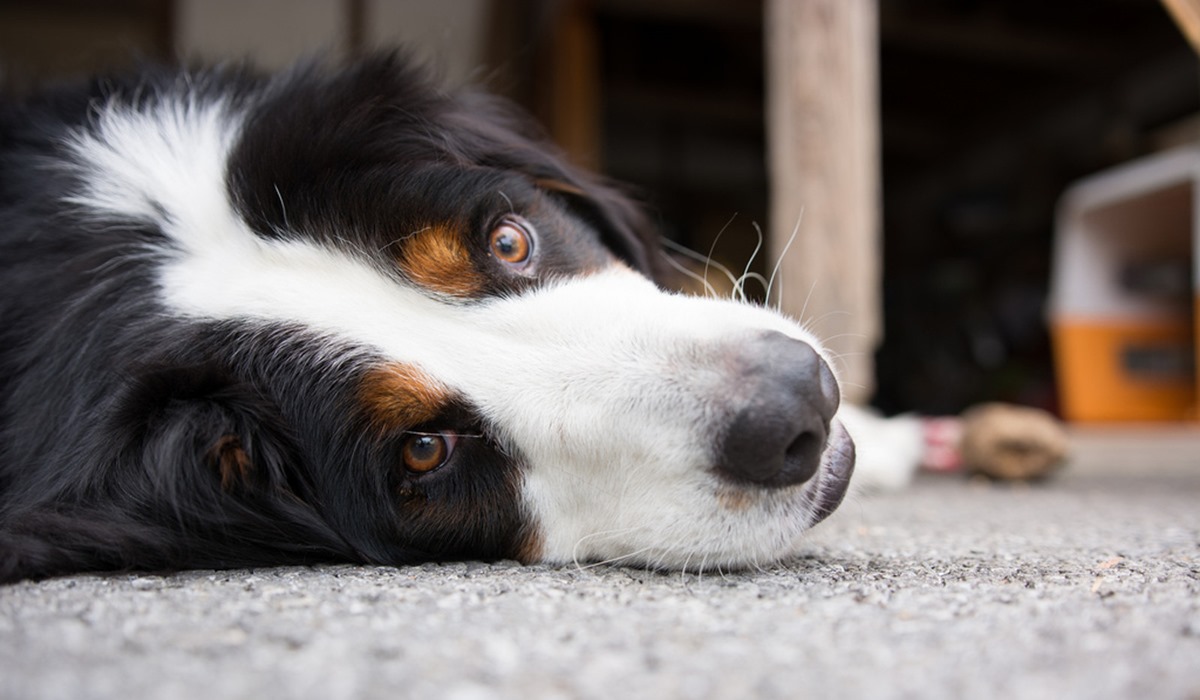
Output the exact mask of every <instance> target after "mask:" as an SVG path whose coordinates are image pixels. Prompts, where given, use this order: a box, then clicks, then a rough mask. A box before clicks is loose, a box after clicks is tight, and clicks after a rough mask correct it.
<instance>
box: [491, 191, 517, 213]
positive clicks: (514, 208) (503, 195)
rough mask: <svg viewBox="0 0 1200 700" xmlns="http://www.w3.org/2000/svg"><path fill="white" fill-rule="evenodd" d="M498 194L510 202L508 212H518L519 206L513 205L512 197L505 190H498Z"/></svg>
mask: <svg viewBox="0 0 1200 700" xmlns="http://www.w3.org/2000/svg"><path fill="white" fill-rule="evenodd" d="M496 194H498V195H500V196H501V197H503V198H504V201H506V202H508V213H509V214H516V213H517V208H516V207H514V206H513V201H512V199H510V198H509V196H508V195H506V194H504V191H503V190H496Z"/></svg>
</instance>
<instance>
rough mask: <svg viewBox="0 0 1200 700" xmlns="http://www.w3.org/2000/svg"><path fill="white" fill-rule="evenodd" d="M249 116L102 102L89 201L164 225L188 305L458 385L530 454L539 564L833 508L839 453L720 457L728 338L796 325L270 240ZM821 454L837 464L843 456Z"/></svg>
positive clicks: (671, 551) (741, 551) (663, 555)
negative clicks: (784, 459) (450, 288)
mask: <svg viewBox="0 0 1200 700" xmlns="http://www.w3.org/2000/svg"><path fill="white" fill-rule="evenodd" d="M239 118H240V117H239V116H238V115H236V114H231V113H229V112H227V111H226V110H225V109H224V108H222V107H221V105H220V104H219V103H218V104H217V105H215V106H213V105H210V106H208V107H205V108H201V107H197V106H195V105H188V104H186V103H185V104H180V103H172V102H171V101H169V100H168V101H164V102H163V104H162V105H161V106H159V107H158V108H156V109H155V110H151V111H150V112H149V113H148V114H145V115H141V116H137V115H130V114H127V113H122V112H120V111H119V110H101V112H100V114H99V117H98V119H97V123H96V126H95V131H94V132H93V133H91V134H90V135H80V136H79V137H78V138H77V139H76V141H75V142H74V144H73V148H74V149H75V151H76V153H77V155H78V156H79V157H80V158H81V160H82V162H83V163H85V181H86V182H87V183H88V188H87V189H85V190H84V191H82V192H79V193H78V194H77V195H76V196H75V198H74V201H75V203H77V204H79V205H82V206H85V207H88V208H91V209H94V210H98V211H101V212H108V213H110V214H112V215H115V216H121V217H136V218H141V219H147V220H154V221H159V222H160V223H161V225H162V226H163V228H164V231H165V233H166V234H167V236H168V237H169V238H170V239H171V242H172V247H171V249H170V250H168V251H167V252H165V253H164V255H163V258H164V262H163V263H162V267H161V273H160V276H159V281H160V284H161V289H162V295H163V299H164V301H165V303H166V304H167V306H168V307H169V308H171V309H173V310H174V311H176V312H178V313H180V314H183V315H186V316H189V317H193V318H198V319H213V320H225V321H235V322H239V323H245V324H263V325H276V324H285V325H288V326H300V327H303V328H305V329H308V330H311V331H315V332H317V333H319V334H323V335H325V336H328V337H330V338H333V339H336V340H338V341H339V342H340V343H343V344H352V345H354V346H358V347H365V348H369V349H370V350H371V351H372V352H373V354H376V355H378V356H379V357H382V358H386V359H387V360H388V361H394V362H397V363H402V364H403V365H407V366H412V367H415V368H418V369H419V371H420V372H421V373H423V374H425V375H428V376H430V377H434V378H436V380H437V381H438V382H439V383H440V384H441V385H442V386H443V387H446V388H447V389H448V390H450V391H452V392H453V393H454V394H456V395H457V396H460V397H462V398H463V399H464V400H465V401H466V402H467V403H468V404H469V405H470V406H471V407H472V408H473V410H475V411H476V412H478V414H479V416H480V417H481V418H482V419H483V421H484V423H485V424H486V426H487V427H488V429H489V431H490V433H491V437H492V439H494V440H495V442H496V443H497V444H499V445H501V446H502V447H503V448H504V449H506V450H508V451H509V452H511V454H512V455H513V457H514V458H515V459H518V460H519V461H520V462H521V463H522V464H521V470H522V474H523V480H522V493H523V499H524V502H523V504H520V507H521V508H523V509H524V514H525V517H526V518H527V519H528V520H529V523H530V526H531V530H532V532H533V533H535V535H536V536H535V537H534V538H533V540H534V545H533V547H532V549H531V550H530V552H529V558H531V559H541V560H545V561H556V562H563V561H571V560H587V561H593V560H607V559H616V560H621V561H626V562H637V563H646V564H650V565H661V566H673V567H688V566H691V567H699V566H725V565H744V564H748V563H756V562H763V561H767V560H771V559H774V558H777V557H779V556H782V555H784V554H787V553H788V552H789V551H791V549H792V547H793V546H794V543H795V539H796V536H797V535H798V534H799V533H800V532H801V531H802V530H804V529H805V528H806V527H808V526H809V525H811V523H812V522H813V521H814V520H815V519H817V518H818V517H819V513H818V511H820V510H821V507H820V506H819V505H818V504H819V503H820V502H821V501H822V500H823V499H822V494H821V490H822V489H823V488H827V482H826V480H825V479H823V478H822V477H823V475H824V473H825V472H827V471H829V470H830V469H842V470H844V469H846V468H847V466H846V465H845V464H841V463H838V464H836V465H832V466H831V465H830V464H827V465H826V468H825V469H823V470H822V473H821V474H818V476H817V477H815V478H813V479H811V480H809V481H807V482H805V483H803V484H801V485H798V486H793V487H784V488H774V489H770V488H762V487H754V486H743V485H734V484H732V483H730V482H729V481H728V480H725V479H722V478H720V477H719V476H718V475H717V474H716V473H715V472H714V469H713V466H712V465H713V462H714V455H713V449H714V448H713V436H712V435H711V434H709V433H710V432H711V426H713V425H716V424H717V423H718V422H719V419H720V418H721V417H722V415H723V412H724V411H727V410H728V408H727V406H726V405H725V403H724V399H725V392H726V390H727V383H726V382H727V370H726V368H725V367H724V365H725V364H726V363H727V355H728V351H729V349H730V348H733V347H736V346H737V345H738V344H739V343H740V342H742V341H746V340H748V339H752V338H753V337H755V336H756V335H760V334H761V333H763V332H764V331H768V330H774V331H778V332H781V333H784V334H786V335H788V336H791V337H793V338H798V339H801V340H804V341H806V342H808V343H809V344H811V345H812V346H813V347H817V348H819V347H820V346H819V344H818V343H817V342H816V340H815V339H814V338H813V337H811V336H810V335H809V334H808V333H806V332H805V331H804V330H803V329H801V328H800V327H799V326H797V325H796V324H794V323H792V322H790V321H788V320H786V319H784V318H782V317H780V316H779V315H777V314H774V313H771V312H769V311H766V310H763V309H760V308H756V307H751V306H746V305H739V304H734V303H732V302H725V301H715V300H702V299H696V298H692V297H684V296H678V295H671V294H666V293H663V292H662V291H660V290H659V289H657V288H656V287H655V286H654V285H653V284H651V283H650V282H649V281H648V280H646V279H645V278H643V277H642V276H640V275H638V274H637V273H635V272H633V271H631V270H629V269H627V268H626V267H624V266H623V265H620V264H616V263H614V264H612V265H610V266H608V267H607V268H605V269H602V270H597V271H594V272H592V273H590V274H587V275H583V276H578V277H573V278H566V279H560V280H556V281H551V282H548V283H546V284H543V285H542V286H540V287H537V288H531V289H528V290H527V291H524V292H520V293H516V294H512V295H508V296H499V297H495V298H491V299H480V300H475V301H471V302H470V303H460V302H457V301H455V302H448V301H446V300H445V297H444V296H442V295H439V294H433V293H430V291H429V290H428V289H424V288H421V287H419V286H417V285H414V284H411V283H406V282H404V281H403V278H402V277H401V276H400V275H399V274H397V271H396V270H388V269H385V267H384V266H383V265H381V264H380V262H379V260H371V259H369V258H368V257H366V256H360V255H355V254H353V253H350V252H347V251H345V250H341V249H335V248H333V247H331V246H328V245H323V244H321V243H318V242H316V241H314V240H312V239H310V238H306V237H304V236H303V235H302V234H303V232H290V233H289V234H288V235H285V236H281V237H278V238H265V237H263V236H260V235H258V234H256V233H255V232H254V231H252V230H251V229H250V227H249V226H248V225H247V223H246V222H245V221H244V220H243V219H242V218H241V217H240V216H239V215H238V213H237V211H236V209H235V207H234V206H233V204H232V203H231V202H230V201H229V195H228V192H227V190H226V185H225V183H226V173H225V172H224V168H225V167H226V165H225V164H226V162H227V161H228V157H229V151H230V148H231V144H232V143H233V142H234V140H235V137H236V135H237V131H238V122H239ZM283 205H284V206H285V207H286V202H284V203H283ZM331 359H337V358H331ZM837 430H838V429H836V428H835V432H837ZM839 439H840V437H839ZM825 460H826V462H830V463H833V462H838V459H837V454H836V450H831V451H830V454H827V455H826V457H825ZM843 461H844V460H843ZM835 476H836V477H837V478H841V477H844V476H845V475H844V474H838V475H835ZM835 480H836V479H835Z"/></svg>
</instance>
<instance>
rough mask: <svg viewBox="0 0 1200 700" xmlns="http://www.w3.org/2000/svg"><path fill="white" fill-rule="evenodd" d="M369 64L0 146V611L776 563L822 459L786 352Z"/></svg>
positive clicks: (588, 206) (183, 92) (193, 75)
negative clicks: (563, 570) (331, 564)
mask: <svg viewBox="0 0 1200 700" xmlns="http://www.w3.org/2000/svg"><path fill="white" fill-rule="evenodd" d="M654 243H655V241H654V237H653V235H652V234H650V233H649V232H648V231H647V228H646V226H645V225H644V222H643V221H642V219H641V217H640V215H639V213H638V211H637V209H636V208H635V207H633V206H632V205H630V204H629V203H628V201H627V200H625V199H624V198H623V197H621V196H620V195H618V194H617V193H616V192H615V191H614V190H612V189H611V188H610V187H608V186H606V185H605V184H603V183H601V182H600V181H598V180H597V179H595V178H593V177H591V176H588V175H586V174H583V173H580V172H578V171H575V170H574V169H572V168H570V167H569V166H567V165H566V164H565V163H564V162H563V161H562V160H561V159H559V158H558V157H557V156H556V155H554V154H553V152H552V151H550V150H548V149H547V148H546V147H545V145H544V144H543V143H542V142H540V141H539V139H538V138H537V137H536V136H533V135H531V134H530V132H529V131H528V130H527V129H526V128H525V127H524V125H523V123H522V122H521V121H520V119H519V118H518V117H516V116H514V115H513V114H512V112H511V111H510V110H508V109H507V108H505V107H504V106H503V105H501V104H500V103H498V102H496V101H494V100H490V99H488V98H484V97H480V96H457V97H455V96H448V95H443V94H440V93H437V92H436V91H434V90H432V89H431V88H430V87H429V86H428V85H427V84H426V83H425V82H424V81H423V80H422V79H421V77H420V76H418V75H416V74H415V72H414V71H413V70H412V69H411V68H410V67H409V66H407V65H406V64H405V63H404V62H403V61H402V60H399V59H397V58H394V57H387V56H385V57H377V58H374V59H370V60H367V61H365V62H362V63H360V64H356V65H354V66H351V67H349V68H346V69H344V70H338V71H332V72H326V71H324V70H321V69H319V68H316V67H307V68H298V69H295V70H293V71H291V72H289V73H286V74H283V75H280V76H276V77H271V78H260V77H255V76H252V75H249V74H247V73H243V72H240V71H228V70H216V71H205V72H173V71H165V70H154V71H148V72H143V73H141V74H139V75H137V76H134V77H132V78H127V79H108V80H100V81H96V82H95V83H94V84H92V85H91V87H90V88H89V89H86V90H70V91H64V92H60V93H51V94H48V95H45V96H42V97H39V98H35V99H33V100H31V101H28V102H25V103H21V104H14V105H8V106H6V107H5V108H4V109H3V111H2V112H0V283H2V284H3V287H4V291H3V294H2V295H0V383H2V388H3V391H2V393H0V397H2V401H3V404H2V406H3V409H2V410H3V413H2V414H0V580H14V579H18V578H23V577H40V576H48V575H55V574H60V573H68V572H73V571H85V570H113V569H123V568H143V569H145V568H150V569H162V568H181V567H229V566H246V565H266V564H279V563H297V562H317V561H355V562H375V563H405V562H412V561H418V560H428V559H439V558H468V557H469V558H489V559H492V558H503V557H512V558H517V559H520V560H521V561H526V562H533V561H547V562H564V561H572V560H575V561H599V560H619V561H623V562H629V563H639V564H643V565H648V566H664V567H676V568H701V567H707V568H712V567H733V566H745V565H752V564H756V563H760V562H767V561H771V560H775V559H777V558H779V557H782V556H785V555H787V554H789V553H790V552H792V551H794V549H795V546H796V541H797V536H798V535H799V533H801V532H802V531H803V530H805V529H806V528H808V527H809V526H811V525H812V524H813V523H815V522H816V521H818V520H820V519H822V518H823V517H825V516H826V515H828V514H829V513H830V512H831V511H832V510H833V509H834V508H835V507H836V506H837V505H838V503H839V501H840V500H841V498H842V496H843V494H844V492H845V490H846V486H847V482H848V479H849V476H850V472H851V469H852V466H853V461H854V458H853V445H852V444H851V442H850V440H849V438H848V437H847V434H846V432H845V430H844V429H842V428H841V426H840V423H839V421H838V420H837V419H836V418H834V413H835V410H836V408H837V405H838V388H837V384H836V380H835V378H834V376H833V374H832V372H831V371H830V369H829V365H828V364H827V361H826V359H825V358H824V356H823V353H824V351H823V350H822V349H821V346H820V344H819V343H818V342H817V340H816V339H815V338H813V337H812V336H811V335H810V334H809V333H808V332H806V331H805V330H804V329H802V328H801V327H800V326H798V325H797V324H795V323H793V322H792V321H789V320H787V319H785V318H783V317H781V316H780V315H778V314H776V313H773V312H771V311H769V310H766V309H762V308H759V307H755V306H750V305H745V304H736V303H734V302H731V301H723V300H721V301H718V300H712V299H699V298H693V297H685V296H680V295H674V294H669V293H666V292H664V291H661V290H660V289H659V288H657V287H656V286H655V285H654V284H653V283H652V282H651V281H650V280H649V279H647V277H653V276H654V275H655V274H656V273H657V272H658V271H659V265H660V262H661V261H660V259H659V258H658V257H657V253H655V252H654V250H655V247H654Z"/></svg>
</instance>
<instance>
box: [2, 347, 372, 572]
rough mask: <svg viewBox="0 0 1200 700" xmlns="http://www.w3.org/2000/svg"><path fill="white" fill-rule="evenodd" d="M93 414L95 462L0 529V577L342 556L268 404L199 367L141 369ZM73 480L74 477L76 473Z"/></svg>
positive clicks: (347, 550) (345, 552)
mask: <svg viewBox="0 0 1200 700" xmlns="http://www.w3.org/2000/svg"><path fill="white" fill-rule="evenodd" d="M115 399H116V403H117V405H119V406H120V407H121V408H120V409H119V410H118V411H116V412H115V413H114V415H112V416H110V417H109V418H107V419H98V421H97V423H98V425H97V430H96V431H95V432H94V433H93V434H94V436H95V437H94V438H93V439H94V440H95V443H94V444H91V445H88V446H86V447H85V449H84V450H83V454H90V455H97V456H101V455H103V457H98V458H99V459H101V460H102V461H103V465H88V467H89V468H91V467H96V469H95V471H94V472H92V473H91V474H90V475H88V476H87V478H86V481H87V482H88V483H86V484H84V485H72V486H71V487H70V488H71V490H72V491H73V493H74V495H73V496H72V497H71V498H69V499H66V498H64V499H58V500H56V501H55V502H53V503H43V504H29V505H28V506H27V507H25V508H23V509H22V511H21V512H20V513H17V514H16V515H15V517H11V518H8V519H7V522H8V523H9V525H8V526H7V528H6V529H5V530H4V531H0V581H12V580H18V579H21V578H43V577H46V576H53V575H57V574H60V573H67V572H71V571H112V570H122V569H143V570H144V569H178V568H196V567H201V568H224V567H230V566H246V565H255V564H257V565H264V564H287V563H308V562H316V561H328V560H343V561H344V560H347V559H354V558H356V557H355V554H356V552H355V551H354V549H353V548H352V547H351V546H350V545H348V544H347V543H346V542H345V540H344V539H343V538H342V537H341V536H340V535H339V533H338V532H336V531H335V530H334V528H333V527H331V526H330V525H329V524H328V522H326V520H325V519H324V518H323V517H322V515H321V513H320V512H319V510H318V509H317V507H316V505H315V504H316V503H318V502H319V499H318V498H317V496H316V494H315V492H314V489H313V488H312V486H311V480H310V479H309V478H308V476H307V474H308V470H307V468H306V465H305V464H304V462H303V461H302V458H301V457H300V456H299V452H298V450H296V449H295V448H294V444H295V442H294V440H293V439H292V438H291V436H290V435H289V434H288V431H287V430H286V429H285V428H284V423H283V421H282V420H281V418H280V417H279V413H278V411H277V410H276V409H275V408H274V406H273V405H272V404H271V403H270V402H269V401H267V400H266V399H264V398H263V397H262V396H261V395H259V394H258V393H257V392H255V391H253V390H252V389H250V388H249V387H247V386H246V385H244V384H242V383H239V382H237V381H234V380H231V379H229V378H228V377H225V376H223V375H222V374H221V373H220V372H216V371H213V370H212V369H211V368H204V367H186V368H179V367H175V368H170V369H162V370H156V371H148V372H144V373H143V374H142V375H141V377H140V379H139V380H138V381H136V382H131V384H130V385H129V386H128V387H126V389H125V390H124V391H122V392H120V393H119V394H118V395H117V396H116V397H115ZM80 478H84V477H83V476H81V477H80Z"/></svg>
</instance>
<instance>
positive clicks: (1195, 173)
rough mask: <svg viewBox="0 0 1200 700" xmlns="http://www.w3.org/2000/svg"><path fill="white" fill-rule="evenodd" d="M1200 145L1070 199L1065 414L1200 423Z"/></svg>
mask: <svg viewBox="0 0 1200 700" xmlns="http://www.w3.org/2000/svg"><path fill="white" fill-rule="evenodd" d="M1198 200H1200V147H1196V146H1190V147H1186V148H1181V149H1176V150H1173V151H1167V152H1165V153H1159V154H1155V155H1152V156H1149V157H1146V158H1143V159H1140V160H1137V161H1134V162H1132V163H1127V164H1125V165H1122V166H1119V167H1116V168H1113V169H1111V170H1107V171H1105V172H1102V173H1099V174H1096V175H1092V176H1090V177H1088V178H1085V179H1083V180H1080V181H1079V182H1077V183H1075V184H1074V185H1072V186H1071V187H1070V188H1069V189H1068V190H1067V191H1066V193H1064V195H1063V197H1062V198H1061V200H1060V201H1059V205H1058V218H1057V222H1056V230H1055V241H1054V267H1053V274H1052V276H1051V291H1050V303H1049V323H1050V332H1051V339H1052V340H1053V342H1054V362H1055V373H1056V375H1057V378H1058V387H1059V396H1060V399H1061V405H1062V413H1063V417H1064V418H1066V419H1068V420H1072V421H1083V422H1086V421H1181V420H1193V421H1194V420H1197V418H1198V414H1197V394H1198V392H1197V375H1196V366H1197V364H1200V363H1198V361H1197V345H1198V343H1200V328H1198V327H1197V325H1196V318H1197V313H1196V311H1195V309H1196V308H1200V307H1198V306H1197V304H1200V288H1198V287H1197V277H1198V276H1200V273H1197V270H1200V253H1198V252H1197V244H1196V239H1197V237H1198V235H1197V231H1200V206H1198V205H1197V201H1198Z"/></svg>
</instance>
